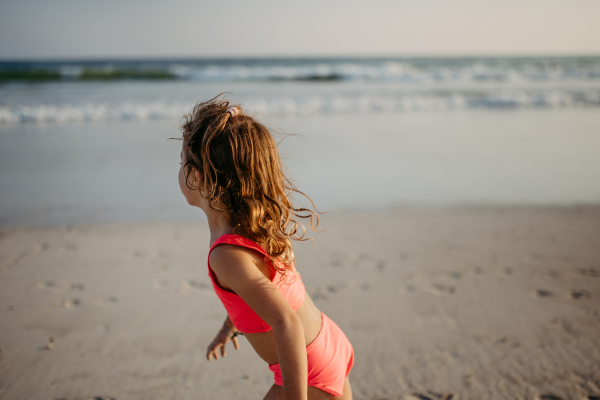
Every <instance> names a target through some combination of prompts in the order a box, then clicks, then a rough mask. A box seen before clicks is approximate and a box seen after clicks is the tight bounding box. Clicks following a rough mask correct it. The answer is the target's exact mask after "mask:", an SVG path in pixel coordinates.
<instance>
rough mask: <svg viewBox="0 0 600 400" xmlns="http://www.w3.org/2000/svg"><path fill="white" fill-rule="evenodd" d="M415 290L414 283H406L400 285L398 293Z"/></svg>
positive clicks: (413, 291) (414, 291)
mask: <svg viewBox="0 0 600 400" xmlns="http://www.w3.org/2000/svg"><path fill="white" fill-rule="evenodd" d="M416 292H417V286H416V285H412V284H408V285H404V286H402V287H400V293H405V294H406V293H416Z"/></svg>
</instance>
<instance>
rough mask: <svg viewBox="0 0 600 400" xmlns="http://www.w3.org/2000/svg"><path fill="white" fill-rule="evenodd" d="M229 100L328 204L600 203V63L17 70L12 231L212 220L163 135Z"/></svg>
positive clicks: (304, 62)
mask: <svg viewBox="0 0 600 400" xmlns="http://www.w3.org/2000/svg"><path fill="white" fill-rule="evenodd" d="M221 92H230V94H228V95H227V98H228V99H230V100H231V101H232V102H233V103H240V104H241V105H242V107H243V109H244V111H245V112H248V113H252V114H254V115H256V116H257V117H258V118H259V119H260V120H261V121H263V122H265V123H266V124H267V125H268V126H270V127H271V128H272V130H273V132H274V135H275V136H276V138H278V139H283V141H282V142H281V144H280V153H281V156H282V159H283V160H284V163H285V164H286V166H287V170H288V174H289V175H290V177H291V178H292V179H293V180H294V181H295V182H296V184H297V186H298V187H299V188H300V189H301V190H304V191H306V192H307V193H308V194H309V195H310V196H311V197H312V198H313V200H315V202H316V203H317V206H318V207H319V208H320V209H322V210H339V211H342V212H343V211H350V210H365V209H385V208H389V207H395V206H399V205H412V206H445V205H451V204H581V203H598V202H599V201H600V161H599V160H600V151H599V149H600V57H569V58H556V57H555V58H477V59H476V58H468V59H467V58H464V59H449V58H428V59H408V58H406V59H379V58H377V59H279V60H277V59H250V60H244V59H229V60H133V61H122V60H121V61H114V60H112V61H111V60H102V61H94V62H90V61H88V62H81V61H57V62H27V63H23V62H21V63H18V62H12V63H8V62H3V63H0V224H1V225H13V224H23V223H25V224H51V225H52V224H72V223H95V222H111V221H113V222H114V221H116V222H119V221H147V220H173V219H178V220H202V214H201V212H198V211H196V210H194V209H193V208H191V207H189V206H187V204H186V203H185V200H184V199H183V197H182V195H181V193H180V192H179V187H178V184H177V171H178V169H179V164H178V163H179V151H180V146H181V143H180V142H177V141H168V140H167V138H170V137H177V136H179V135H180V133H179V130H178V126H177V125H178V123H179V122H180V120H181V117H182V115H183V114H185V113H186V112H188V111H189V109H190V108H191V107H192V106H193V105H194V104H195V103H196V102H197V101H199V100H206V99H209V98H211V97H213V96H215V95H217V94H219V93H221ZM289 134H293V135H291V136H289ZM299 201H300V202H302V199H299Z"/></svg>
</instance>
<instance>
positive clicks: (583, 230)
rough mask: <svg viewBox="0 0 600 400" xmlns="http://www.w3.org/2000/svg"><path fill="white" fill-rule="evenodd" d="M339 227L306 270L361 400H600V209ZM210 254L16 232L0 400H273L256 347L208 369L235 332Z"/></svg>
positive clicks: (9, 241) (187, 235)
mask: <svg viewBox="0 0 600 400" xmlns="http://www.w3.org/2000/svg"><path fill="white" fill-rule="evenodd" d="M323 219H324V221H325V222H326V223H328V225H329V228H328V229H327V231H326V232H325V233H321V234H317V235H316V238H317V241H318V247H317V249H316V250H315V249H314V246H313V244H312V243H303V244H301V245H298V246H297V247H296V254H297V260H298V269H299V271H300V272H301V273H302V277H303V279H304V282H305V285H306V288H307V291H308V293H309V294H310V295H311V296H312V298H313V299H314V301H315V304H316V305H317V307H319V308H320V309H321V310H323V311H324V312H325V313H326V314H327V315H329V316H330V317H331V318H332V319H333V320H334V321H335V322H336V323H337V324H338V325H339V326H340V327H341V328H342V329H343V330H344V331H345V332H346V334H347V336H348V338H349V339H350V341H351V342H352V344H353V346H354V350H355V360H356V363H355V366H354V369H353V370H352V372H351V374H350V379H351V382H352V386H353V391H354V398H355V399H358V400H361V399H365V400H367V399H369V400H376V399H377V400H382V399H415V400H417V399H420V400H427V399H435V400H439V399H446V400H448V399H453V400H456V399H461V400H463V399H474V400H475V399H477V400H480V399H531V400H533V399H539V400H542V399H544V400H550V399H563V400H567V399H572V400H581V399H588V398H589V399H592V398H598V396H600V207H592V206H590V207H570V208H560V207H551V208H549V207H503V208H494V207H463V208H452V209H444V210H415V209H400V210H395V211H390V212H386V213H383V212H382V213H370V214H368V213H354V214H353V213H337V214H335V213H334V214H329V215H327V216H325V217H324V218H323ZM208 241H209V235H208V229H207V226H206V225H203V224H183V223H160V224H158V223H155V224H143V225H140V224H138V225H97V226H74V227H61V228H58V227H55V228H38V227H13V228H3V229H2V230H0V399H7V400H8V399H10V400H13V399H49V400H53V399H67V400H80V399H86V398H94V397H97V398H103V399H109V398H114V399H119V400H121V399H148V400H151V399H178V400H183V399H190V400H191V399H262V397H263V395H264V394H265V393H266V391H267V390H268V388H269V387H270V385H271V384H272V380H273V378H272V375H271V372H270V371H269V370H268V369H267V366H266V364H264V362H262V361H261V360H260V359H259V358H258V357H257V356H256V355H255V354H254V353H253V351H252V349H251V348H250V346H249V344H248V343H247V341H246V340H245V339H243V338H242V340H241V346H242V348H241V349H240V350H239V351H234V350H233V348H230V349H229V352H228V355H227V357H226V358H224V359H220V360H218V361H216V362H215V361H212V362H207V361H206V360H205V358H204V354H205V349H206V347H207V345H208V344H209V343H210V342H211V340H212V339H213V337H214V335H215V334H216V333H217V331H218V330H219V328H220V326H221V323H222V322H223V320H224V318H225V311H224V308H223V306H222V305H221V304H220V302H219V300H218V298H217V297H216V295H215V294H214V293H213V290H212V287H211V285H210V281H209V278H208V276H207V267H206V255H207V251H208ZM594 396H596V397H594Z"/></svg>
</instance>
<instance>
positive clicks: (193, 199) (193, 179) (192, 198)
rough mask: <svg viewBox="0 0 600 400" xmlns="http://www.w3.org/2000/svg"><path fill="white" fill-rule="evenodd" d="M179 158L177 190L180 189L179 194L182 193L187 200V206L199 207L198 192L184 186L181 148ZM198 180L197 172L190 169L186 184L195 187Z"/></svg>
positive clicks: (183, 160) (183, 163)
mask: <svg viewBox="0 0 600 400" xmlns="http://www.w3.org/2000/svg"><path fill="white" fill-rule="evenodd" d="M179 156H180V158H181V163H180V165H181V167H180V168H179V176H178V180H179V188H180V189H181V193H183V195H184V196H185V199H186V200H187V202H188V204H190V205H192V206H198V207H200V192H199V191H198V190H197V189H196V190H193V189H190V188H189V187H188V185H187V184H186V181H185V180H186V178H185V171H184V167H183V166H184V165H185V157H184V156H183V146H182V149H181V154H180V155H179ZM197 178H199V174H198V173H197V171H196V170H195V169H194V168H191V171H190V173H189V175H188V182H189V184H190V186H191V187H197V182H198V179H197Z"/></svg>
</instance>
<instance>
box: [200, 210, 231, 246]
mask: <svg viewBox="0 0 600 400" xmlns="http://www.w3.org/2000/svg"><path fill="white" fill-rule="evenodd" d="M207 208H208V207H207ZM203 210H204V213H205V214H206V219H207V220H208V229H209V230H210V245H211V246H212V245H213V243H214V242H215V241H216V240H217V239H218V238H220V237H221V236H223V235H226V234H232V233H234V232H233V227H232V226H231V225H229V223H228V222H227V220H226V219H225V216H224V215H223V213H221V212H217V211H213V210H211V209H210V208H208V210H206V209H204V208H203Z"/></svg>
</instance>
